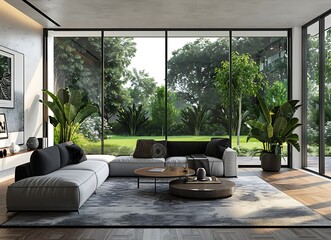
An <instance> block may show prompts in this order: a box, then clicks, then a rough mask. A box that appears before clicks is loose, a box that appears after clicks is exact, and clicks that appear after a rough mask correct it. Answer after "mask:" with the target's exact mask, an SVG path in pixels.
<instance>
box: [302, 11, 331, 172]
mask: <svg viewBox="0 0 331 240" xmlns="http://www.w3.org/2000/svg"><path fill="white" fill-rule="evenodd" d="M303 44H304V62H303V69H304V79H305V88H304V94H303V95H304V97H305V98H304V104H305V106H304V107H305V109H306V111H305V112H304V115H303V116H304V118H305V122H306V124H305V126H304V134H303V136H304V144H305V145H306V151H305V152H304V153H303V159H304V163H303V165H304V168H306V169H308V170H311V171H314V172H317V173H320V174H322V175H326V176H329V177H331V103H330V101H331V15H325V14H324V15H322V16H320V17H319V18H317V19H316V20H315V21H314V22H312V23H309V24H307V25H305V26H304V27H303Z"/></svg>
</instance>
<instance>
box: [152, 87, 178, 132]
mask: <svg viewBox="0 0 331 240" xmlns="http://www.w3.org/2000/svg"><path fill="white" fill-rule="evenodd" d="M165 98H166V96H165V87H164V86H160V87H157V89H156V91H155V95H154V97H153V100H152V102H151V118H152V124H153V125H154V126H156V127H158V128H160V130H161V136H164V129H165V124H166V122H165ZM175 101H176V94H175V93H173V92H171V91H168V99H167V126H168V128H169V127H171V125H173V124H174V123H176V119H177V117H178V115H179V112H178V110H177V108H176V107H175Z"/></svg>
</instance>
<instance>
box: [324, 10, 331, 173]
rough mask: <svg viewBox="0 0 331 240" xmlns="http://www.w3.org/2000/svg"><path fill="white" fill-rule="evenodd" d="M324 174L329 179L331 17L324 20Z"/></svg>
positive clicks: (330, 158) (330, 143)
mask: <svg viewBox="0 0 331 240" xmlns="http://www.w3.org/2000/svg"><path fill="white" fill-rule="evenodd" d="M324 31H325V33H324V34H325V68H324V69H325V95H324V96H325V98H324V104H325V174H326V175H327V176H330V177H331V15H329V16H327V17H326V18H325V24H324Z"/></svg>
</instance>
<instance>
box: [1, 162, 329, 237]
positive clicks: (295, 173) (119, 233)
mask: <svg viewBox="0 0 331 240" xmlns="http://www.w3.org/2000/svg"><path fill="white" fill-rule="evenodd" d="M239 175H240V176H259V177H261V178H262V179H264V180H265V181H267V182H269V183H270V184H272V185H273V186H275V187H276V188H278V189H280V190H281V191H283V192H284V193H286V194H288V195H289V196H291V197H293V198H294V199H296V200H298V201H300V202H302V203H303V204H305V205H306V206H308V207H310V208H312V209H313V210H315V211H316V212H318V213H320V214H322V215H324V216H326V217H328V218H330V219H331V194H330V193H331V181H330V180H328V179H324V178H321V177H319V176H315V175H312V174H310V173H307V172H304V171H300V170H292V169H282V171H281V172H280V173H266V172H262V171H261V170H260V169H249V168H246V169H243V168H242V169H240V173H239ZM12 181H13V180H9V181H6V182H4V183H0V221H1V222H4V221H6V220H7V219H8V218H10V217H11V216H12V214H8V215H6V205H5V198H6V189H7V186H8V185H9V184H10V183H11V182H12ZM2 239H11V240H16V239H25V240H32V239H33V240H34V239H40V240H56V239H61V240H67V239H68V240H69V239H70V240H76V239H77V240H80V239H84V240H90V239H91V240H92V239H100V240H104V239H112V240H117V239H118V240H124V239H135V240H139V239H150V240H159V239H160V240H170V239H173V240H177V239H180V240H186V239H187V240H188V239H189V240H195V239H202V240H213V239H215V240H216V239H220V240H228V239H229V240H232V239H233V240H264V239H271V240H272V239H274V240H278V239H279V240H280V239H288V240H301V239H305V240H322V239H331V227H330V228H309V229H308V228H210V229H209V228H201V229H199V228H196V229H192V228H190V229H188V228H185V229H181V228H176V229H175V228H162V229H155V228H150V229H142V228H136V229H130V228H1V229H0V240H2Z"/></svg>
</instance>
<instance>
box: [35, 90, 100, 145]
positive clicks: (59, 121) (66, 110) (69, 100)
mask: <svg viewBox="0 0 331 240" xmlns="http://www.w3.org/2000/svg"><path fill="white" fill-rule="evenodd" d="M42 91H43V92H44V93H46V94H47V95H48V96H49V97H50V98H51V99H52V100H53V101H43V100H39V101H40V102H41V103H43V104H45V105H46V106H47V107H48V108H49V109H50V110H51V111H52V112H53V113H54V116H53V117H52V116H49V120H50V123H51V124H52V125H53V126H54V127H56V126H58V125H59V126H60V140H59V143H63V142H66V141H71V140H72V138H73V136H74V135H75V134H76V133H77V131H78V129H79V127H80V124H81V123H82V122H83V121H84V120H85V119H86V118H87V117H88V116H90V115H91V114H93V113H95V112H97V111H98V108H97V107H96V106H94V105H92V104H91V103H90V102H89V100H88V98H87V95H84V94H83V93H81V92H80V91H79V90H72V91H70V90H69V89H68V88H60V89H59V90H58V92H57V93H56V95H54V94H53V93H51V92H50V91H48V90H47V89H44V90H42Z"/></svg>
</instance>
